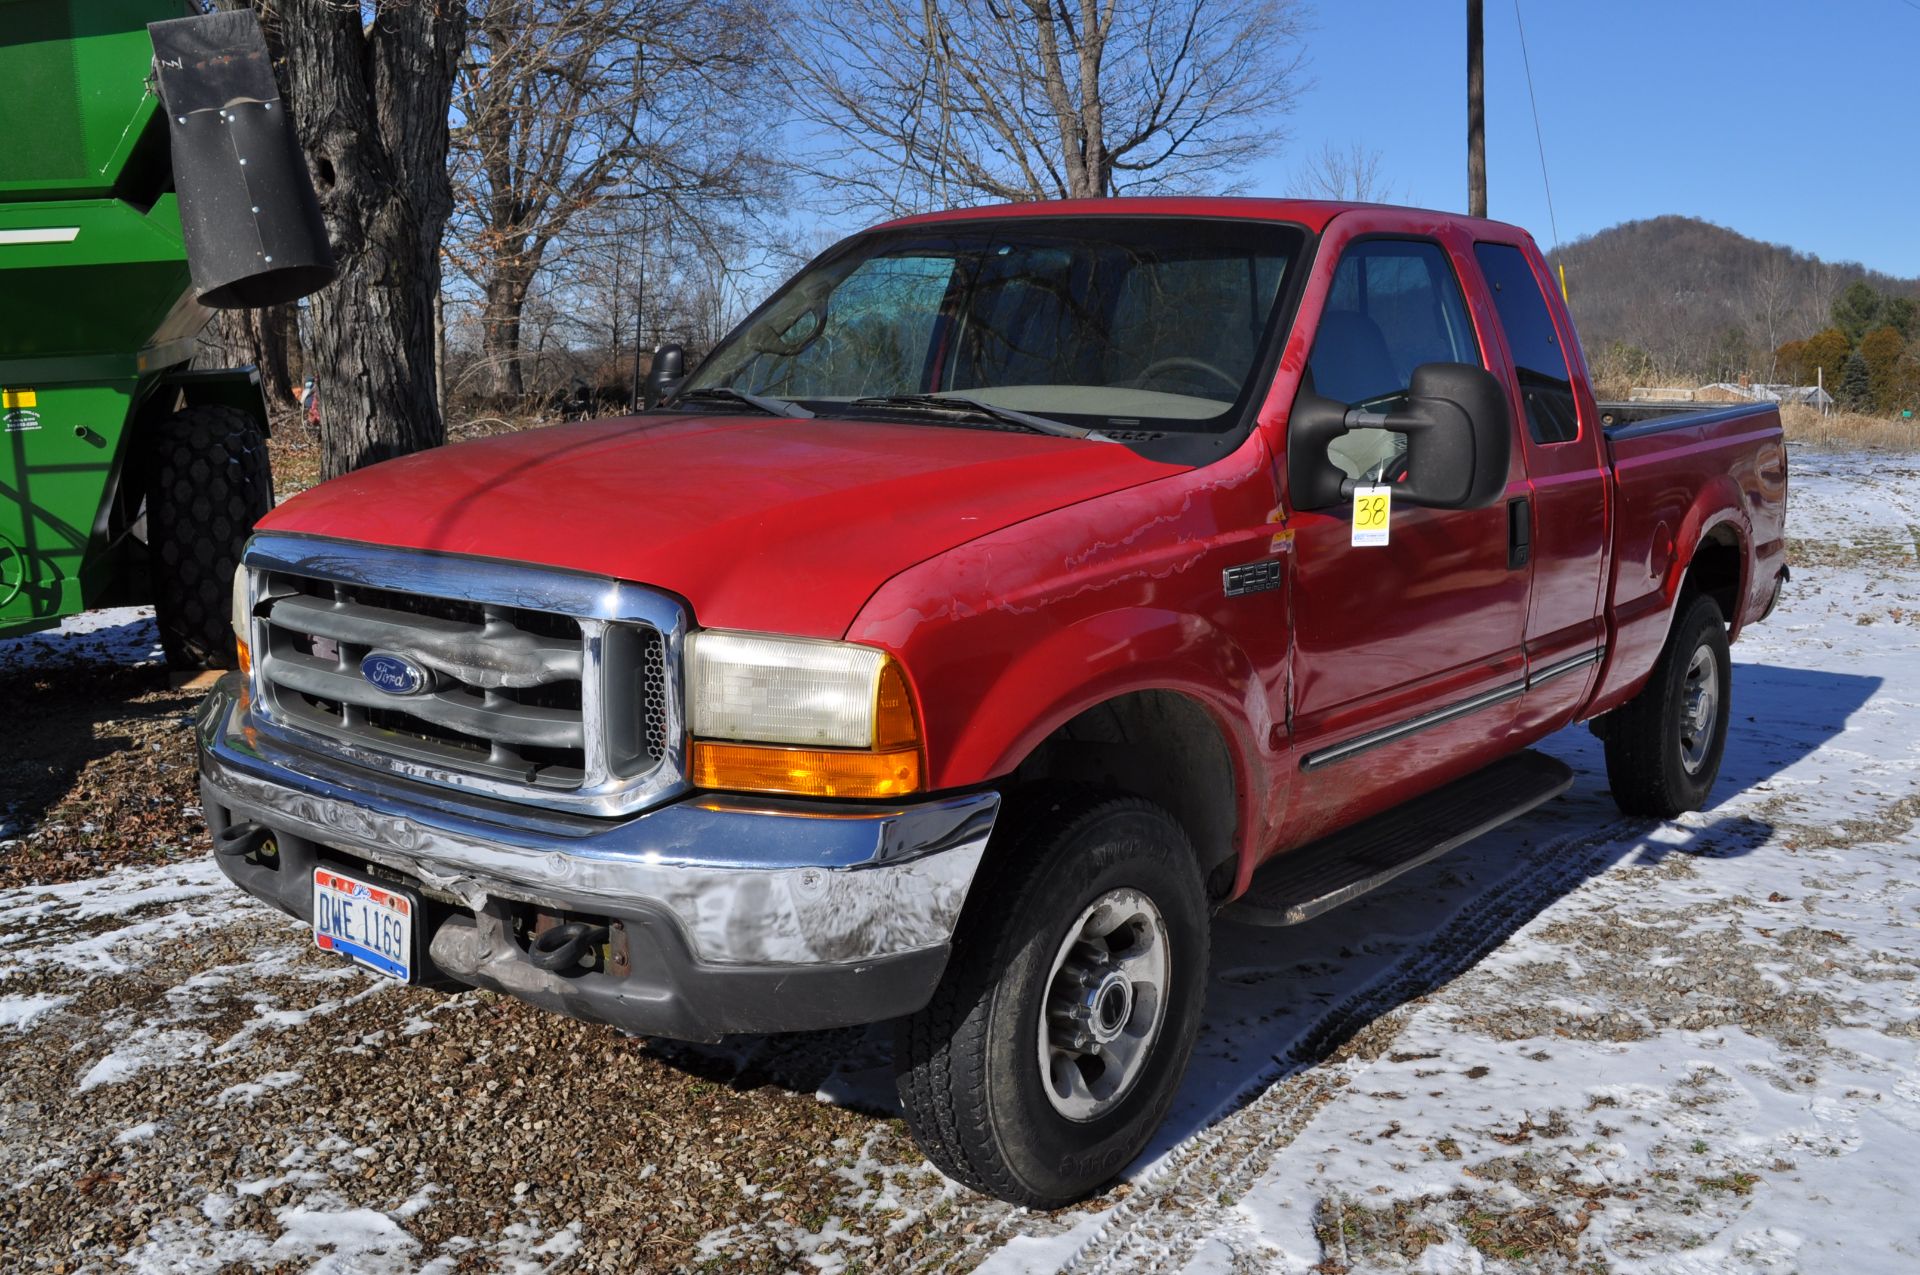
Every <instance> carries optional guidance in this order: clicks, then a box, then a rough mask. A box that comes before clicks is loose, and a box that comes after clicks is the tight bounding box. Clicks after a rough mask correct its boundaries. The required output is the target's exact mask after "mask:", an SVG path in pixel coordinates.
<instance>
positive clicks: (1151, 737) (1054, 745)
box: [1012, 691, 1239, 898]
mask: <svg viewBox="0 0 1920 1275" xmlns="http://www.w3.org/2000/svg"><path fill="white" fill-rule="evenodd" d="M1012 779H1013V785H1014V786H1016V787H1024V786H1029V785H1045V784H1048V783H1058V782H1068V783H1082V784H1092V785H1097V786H1099V787H1102V788H1110V789H1114V790H1116V791H1120V792H1127V793H1132V794H1134V795H1135V796H1139V797H1145V798H1146V799H1147V800H1148V801H1151V802H1154V803H1155V804H1157V805H1160V806H1162V807H1164V808H1165V809H1166V810H1167V812H1168V813H1169V814H1171V815H1172V816H1173V817H1174V818H1175V819H1176V820H1178V821H1179V823H1180V826H1181V828H1182V829H1184V830H1185V832H1186V834H1187V840H1188V841H1189V842H1191V843H1192V845H1193V851H1194V855H1195V856H1196V857H1197V858H1198V859H1199V861H1200V868H1201V871H1202V872H1204V873H1205V874H1206V877H1207V889H1208V893H1209V894H1211V895H1213V896H1214V897H1216V898H1220V897H1224V896H1225V894H1226V892H1227V890H1228V889H1230V888H1231V887H1232V883H1233V873H1234V869H1235V867H1236V854H1235V851H1236V849H1237V845H1238V840H1237V833H1238V831H1239V813H1238V812H1239V802H1238V799H1237V792H1236V788H1235V783H1234V773H1233V756H1232V754H1231V753H1230V752H1229V751H1228V749H1227V741H1226V737H1225V736H1224V735H1223V734H1222V733H1221V731H1220V728H1219V726H1218V725H1216V724H1215V722H1214V720H1213V718H1212V717H1211V716H1210V715H1209V714H1208V712H1207V710H1206V709H1204V708H1202V707H1201V706H1200V704H1199V703H1198V702H1197V701H1196V700H1194V699H1192V698H1190V697H1188V696H1186V695H1182V694H1180V693H1179V692H1177V691H1137V692H1134V693H1132V694H1129V695H1122V696H1118V697H1116V698H1114V699H1110V700H1107V701H1105V702H1104V703H1101V704H1096V705H1095V706H1094V707H1092V708H1090V709H1087V710H1086V711H1085V712H1083V713H1081V714H1080V715H1079V716H1077V717H1075V718H1073V719H1072V720H1071V721H1069V722H1067V723H1066V724H1065V725H1063V726H1061V727H1060V728H1059V729H1057V730H1055V731H1054V732H1053V734H1051V735H1049V736H1047V738H1046V739H1044V740H1042V741H1041V742H1040V744H1039V746H1038V747H1036V748H1035V749H1034V750H1033V752H1031V753H1029V754H1028V755H1027V758H1026V760H1025V761H1023V762H1021V763H1020V766H1019V768H1018V769H1016V770H1015V771H1014V773H1013V776H1012Z"/></svg>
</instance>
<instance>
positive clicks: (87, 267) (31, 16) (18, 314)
mask: <svg viewBox="0 0 1920 1275" xmlns="http://www.w3.org/2000/svg"><path fill="white" fill-rule="evenodd" d="M150 24H151V26H152V30H151V31H150V30H149V26H150ZM286 116H287V111H286V106H285V103H284V102H282V101H281V100H280V99H279V95H278V93H277V92H276V91H275V90H274V89H273V74H272V67H271V63H270V62H269V60H268V57H267V51H266V47H265V44H264V41H263V40H262V38H261V35H260V31H259V27H258V25H257V24H256V23H255V21H254V19H253V18H252V16H251V15H250V14H248V13H245V12H241V13H237V14H234V13H222V14H212V15H202V14H200V13H199V7H198V6H197V5H188V4H185V3H183V2H182V0H0V125H4V127H0V636H11V635H14V634H19V633H26V632H30V631H33V630H36V629H44V628H48V627H51V626H53V625H56V624H58V623H59V622H60V621H61V620H62V619H63V618H64V617H66V616H69V615H72V614H74V613H76V612H79V611H83V610H88V609H91V608H95V607H102V606H114V605H129V604H136V603H148V602H151V603H152V604H153V605H154V608H155V611H156V613H157V617H158V620H159V626H160V633H161V639H162V645H163V647H164V648H165V650H166V654H167V658H168V661H169V662H170V663H172V664H174V665H175V666H194V665H202V664H212V665H224V664H228V663H231V661H232V658H233V645H232V642H231V640H230V638H229V636H228V623H229V621H228V609H229V602H230V597H231V589H232V575H233V571H234V568H235V565H236V564H237V562H238V559H239V553H240V549H241V546H242V544H243V543H244V541H245V539H246V536H247V533H248V531H249V530H250V529H251V527H252V525H253V523H254V521H255V520H256V519H257V518H259V517H260V515H261V514H263V513H265V512H266V510H267V509H268V508H269V507H270V506H271V504H272V498H273V497H272V481H271V477H270V474H269V470H268V464H267V452H266V442H265V440H266V433H267V427H268V422H267V411H266V404H265V401H264V399H263V397H262V395H261V390H260V385H259V380H258V377H257V375H256V374H255V373H254V371H253V369H251V368H230V369H218V370H211V371H208V370H193V369H191V368H190V366H189V364H190V362H191V360H192V358H193V356H194V353H195V350H196V346H197V338H198V335H199V333H200V331H201V330H202V328H204V327H205V325H206V324H207V322H208V321H209V320H210V319H211V318H212V308H214V307H219V306H251V305H264V304H270V303H276V302H283V301H289V300H292V299H294V298H296V297H298V296H302V295H305V294H306V293H307V292H311V291H312V290H314V288H316V287H318V286H320V285H322V284H324V283H325V282H326V280H327V279H328V278H330V277H331V274H332V262H331V259H330V258H329V256H328V255H327V244H326V236H325V232H324V229H323V228H322V224H321V221H320V213H319V208H318V205H317V203H316V202H315V199H314V194H313V190H312V187H311V185H309V184H308V179H307V176H306V169H305V163H304V160H303V159H302V157H301V156H300V153H299V150H298V146H297V143H296V142H295V140H294V136H293V131H292V128H291V125H290V123H289V121H288V120H287V118H286Z"/></svg>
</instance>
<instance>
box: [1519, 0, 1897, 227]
mask: <svg viewBox="0 0 1920 1275" xmlns="http://www.w3.org/2000/svg"><path fill="white" fill-rule="evenodd" d="M1909 3H1912V0H1909ZM1513 25H1514V26H1516V27H1518V28H1520V65H1522V66H1523V67H1525V68H1526V70H1527V105H1528V106H1529V107H1531V108H1532V109H1533V142H1534V145H1535V146H1537V147H1539V148H1540V185H1541V186H1542V187H1543V188H1545V190H1546V192H1547V225H1548V226H1550V227H1552V229H1553V243H1554V246H1555V247H1559V245H1560V222H1559V219H1558V218H1556V217H1555V216H1554V215H1553V183H1552V182H1550V181H1548V180H1547V142H1546V138H1545V137H1544V136H1543V135H1542V134H1541V132H1540V103H1539V102H1538V101H1536V100H1535V98H1534V96H1533V60H1532V59H1531V58H1529V57H1528V56H1527V24H1526V23H1525V22H1522V21H1521V20H1520V0H1513Z"/></svg>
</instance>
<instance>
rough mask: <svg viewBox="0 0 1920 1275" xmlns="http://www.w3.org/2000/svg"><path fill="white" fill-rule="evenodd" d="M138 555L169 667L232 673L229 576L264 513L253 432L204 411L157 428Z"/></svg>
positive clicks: (267, 474)
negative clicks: (144, 549)
mask: <svg viewBox="0 0 1920 1275" xmlns="http://www.w3.org/2000/svg"><path fill="white" fill-rule="evenodd" d="M148 455H149V457H150V458H151V465H150V469H149V482H148V486H147V546H148V551H149V556H150V558H151V562H152V572H153V593H154V598H153V601H154V612H155V615H156V618H157V619H158V621H159V625H160V645H161V647H162V649H164V650H165V651H166V655H167V663H168V664H170V665H172V666H173V667H175V668H202V667H211V668H231V667H233V664H234V659H235V655H234V649H233V628H232V619H231V606H232V598H233V594H232V591H233V571H234V568H235V567H236V566H238V565H239V562H240V551H241V549H242V548H243V547H244V546H245V545H246V542H247V534H248V533H249V532H251V531H252V530H253V524H254V523H256V522H258V521H259V520H260V518H261V517H262V516H263V515H264V514H265V513H266V512H267V510H269V509H271V508H272V507H273V477H272V473H271V471H270V469H269V468H268V462H267V443H266V436H265V434H264V433H263V432H262V431H261V428H260V423H259V422H258V421H257V420H255V419H254V418H253V417H252V416H250V415H248V414H247V413H246V412H244V411H241V410H240V409H239V408H236V407H225V406H219V405H211V404H209V405H204V406H200V407H189V408H185V409H183V410H181V411H178V412H175V413H174V414H173V415H171V416H169V417H167V418H166V419H165V420H163V421H161V422H160V424H159V426H158V427H157V428H156V429H155V430H154V432H153V435H152V437H151V439H150V442H149V444H148Z"/></svg>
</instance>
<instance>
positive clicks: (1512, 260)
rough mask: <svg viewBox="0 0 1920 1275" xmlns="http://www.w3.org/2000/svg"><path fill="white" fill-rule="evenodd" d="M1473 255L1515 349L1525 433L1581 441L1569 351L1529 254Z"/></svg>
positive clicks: (1509, 250)
mask: <svg viewBox="0 0 1920 1275" xmlns="http://www.w3.org/2000/svg"><path fill="white" fill-rule="evenodd" d="M1473 255H1474V258H1475V259H1476V260H1478V261H1479V263H1480V272H1481V273H1482V274H1483V275H1485V276H1486V279H1487V287H1488V289H1489V290H1490V291H1491V292H1492V294H1493V308H1494V310H1495V311H1496V312H1497V313H1498V314H1499V315H1500V326H1501V327H1502V328H1504V329H1505V330H1506V333H1507V346H1508V348H1509V349H1511V350H1512V351H1513V366H1514V372H1515V374H1516V375H1517V376H1518V378H1519V381H1520V398H1521V401H1522V402H1523V403H1524V404H1525V405H1526V411H1527V431H1528V433H1529V434H1531V435H1532V437H1533V441H1534V442H1536V443H1570V442H1573V441H1574V440H1575V439H1577V438H1579V437H1580V413H1579V408H1578V407H1577V405H1576V404H1575V401H1574V396H1573V380H1572V377H1571V375H1570V374H1569V372H1568V368H1567V352H1566V350H1565V349H1564V348H1562V347H1561V344H1560V337H1559V334H1558V333H1556V332H1555V331H1554V327H1553V314H1552V312H1551V311H1550V310H1548V308H1547V299H1546V297H1544V296H1543V295H1541V292H1540V280H1539V279H1538V278H1537V277H1536V276H1535V275H1534V273H1533V267H1532V266H1530V265H1529V264H1528V263H1527V256H1526V254H1525V253H1523V252H1521V251H1520V249H1518V248H1516V247H1515V246H1513V245H1512V244H1504V243H1478V244H1475V245H1474V246H1473Z"/></svg>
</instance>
